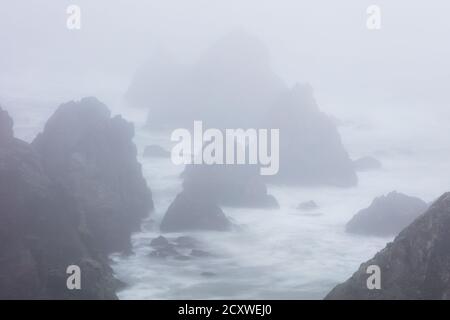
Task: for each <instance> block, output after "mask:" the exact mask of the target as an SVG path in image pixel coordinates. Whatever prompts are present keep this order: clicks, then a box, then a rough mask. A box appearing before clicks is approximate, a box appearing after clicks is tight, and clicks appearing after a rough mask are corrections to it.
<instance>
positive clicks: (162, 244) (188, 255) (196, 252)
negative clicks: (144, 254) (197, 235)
mask: <svg viewBox="0 0 450 320" xmlns="http://www.w3.org/2000/svg"><path fill="white" fill-rule="evenodd" d="M150 247H152V249H153V250H152V251H151V252H150V254H149V257H151V258H164V259H165V258H174V259H177V260H190V259H192V258H205V257H210V256H212V255H211V254H210V253H209V252H207V251H204V250H201V249H199V248H198V247H199V243H198V242H197V240H196V239H194V238H191V237H187V236H181V237H178V238H176V239H172V240H169V239H167V238H166V237H164V236H159V237H157V238H155V239H153V240H152V241H151V242H150Z"/></svg>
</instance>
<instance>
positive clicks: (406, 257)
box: [326, 193, 450, 300]
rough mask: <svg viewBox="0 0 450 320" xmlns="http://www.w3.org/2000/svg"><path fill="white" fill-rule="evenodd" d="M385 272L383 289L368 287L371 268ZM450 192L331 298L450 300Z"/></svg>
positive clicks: (337, 288) (332, 292) (328, 297)
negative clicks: (373, 266) (371, 266)
mask: <svg viewBox="0 0 450 320" xmlns="http://www.w3.org/2000/svg"><path fill="white" fill-rule="evenodd" d="M370 265H376V266H378V267H379V268H380V272H381V289H379V290H378V289H374V290H368V289H367V278H368V277H369V276H370V274H367V273H366V270H367V267H368V266H370ZM449 266H450V193H446V194H444V195H443V196H441V197H440V198H439V199H438V200H437V201H436V202H435V203H434V204H433V205H432V206H431V207H430V208H429V209H428V210H427V211H426V212H425V213H424V214H423V215H422V216H420V217H419V218H417V219H416V220H415V221H414V222H413V223H412V224H411V225H409V226H408V227H407V228H406V229H404V230H403V231H402V232H400V234H399V235H398V236H397V237H396V238H395V240H394V241H393V242H392V243H389V244H388V245H387V246H386V248H384V249H383V250H381V251H380V252H379V253H377V254H376V255H375V257H373V258H372V259H370V260H369V261H367V262H364V263H363V264H362V265H361V266H360V268H359V270H358V271H357V272H356V273H354V274H353V276H352V277H351V278H350V279H348V280H347V281H346V282H344V283H342V284H340V285H338V286H337V287H335V288H334V289H333V290H332V291H331V292H330V293H329V294H328V295H327V297H326V298H327V299H433V300H434V299H450V268H449Z"/></svg>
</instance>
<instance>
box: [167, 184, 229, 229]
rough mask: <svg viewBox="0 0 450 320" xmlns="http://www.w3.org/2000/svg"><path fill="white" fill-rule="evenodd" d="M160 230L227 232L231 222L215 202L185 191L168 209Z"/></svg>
mask: <svg viewBox="0 0 450 320" xmlns="http://www.w3.org/2000/svg"><path fill="white" fill-rule="evenodd" d="M160 229H161V231H162V232H180V231H188V230H214V231H227V230H230V229H231V222H230V221H229V220H228V219H227V217H226V216H225V214H224V213H223V211H222V210H221V209H220V207H219V206H218V205H217V204H216V202H215V201H214V200H211V199H208V198H205V197H202V196H200V195H196V194H192V193H191V192H189V191H183V192H181V193H180V194H178V195H177V197H176V198H175V200H174V201H173V202H172V203H171V205H170V206H169V208H168V209H167V212H166V214H165V215H164V218H163V220H162V222H161V226H160Z"/></svg>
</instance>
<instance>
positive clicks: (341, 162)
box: [265, 84, 357, 187]
mask: <svg viewBox="0 0 450 320" xmlns="http://www.w3.org/2000/svg"><path fill="white" fill-rule="evenodd" d="M265 127H268V128H274V129H279V130H280V169H279V172H278V174H276V175H273V176H268V177H267V178H268V181H270V182H274V183H282V184H293V185H306V186H316V185H332V186H338V187H351V186H354V185H356V183H357V177H356V173H355V170H354V168H353V163H352V161H351V160H350V158H349V156H348V153H347V151H346V150H345V148H344V146H343V145H342V142H341V138H340V135H339V132H338V131H337V128H336V125H335V124H334V123H333V121H332V120H331V119H330V118H329V117H328V116H327V115H325V114H324V113H322V112H320V110H319V108H318V106H317V104H316V102H315V99H314V97H313V92H312V88H311V87H310V86H309V85H298V84H297V85H296V86H294V88H293V89H292V90H290V91H286V93H284V94H283V95H281V96H280V98H279V99H278V101H277V102H276V103H275V104H274V105H273V107H272V109H271V111H270V112H269V113H268V115H267V120H266V125H265Z"/></svg>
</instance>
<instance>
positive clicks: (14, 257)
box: [0, 109, 118, 299]
mask: <svg viewBox="0 0 450 320" xmlns="http://www.w3.org/2000/svg"><path fill="white" fill-rule="evenodd" d="M0 134H1V136H0V261H1V263H0V299H114V298H116V295H115V290H116V288H117V285H118V282H117V281H116V280H115V279H114V277H113V275H112V271H111V269H110V268H109V266H108V265H107V263H106V257H105V256H104V255H103V254H101V253H100V252H98V251H97V250H95V247H96V246H95V244H94V243H92V237H90V235H89V234H88V233H87V231H86V229H84V228H83V223H82V215H81V214H80V212H79V211H78V210H77V205H76V202H75V199H74V198H73V197H72V196H71V194H70V193H66V192H64V190H62V189H61V188H59V186H58V185H57V184H55V183H54V182H53V181H52V180H51V179H50V178H49V177H48V176H47V174H46V172H45V170H44V169H43V166H42V164H41V162H40V157H39V155H38V154H37V153H36V152H35V151H34V150H33V148H31V147H30V145H29V144H27V143H25V142H23V141H20V140H18V139H15V138H14V137H13V133H12V120H11V118H10V117H9V116H8V114H7V113H6V112H4V111H2V110H1V109H0ZM69 265H77V266H79V267H80V268H81V286H82V287H81V290H68V289H67V286H66V281H67V277H68V274H66V270H67V267H68V266H69Z"/></svg>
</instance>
